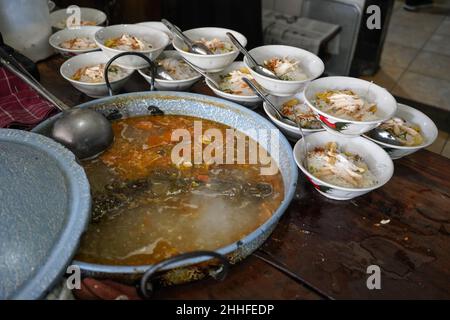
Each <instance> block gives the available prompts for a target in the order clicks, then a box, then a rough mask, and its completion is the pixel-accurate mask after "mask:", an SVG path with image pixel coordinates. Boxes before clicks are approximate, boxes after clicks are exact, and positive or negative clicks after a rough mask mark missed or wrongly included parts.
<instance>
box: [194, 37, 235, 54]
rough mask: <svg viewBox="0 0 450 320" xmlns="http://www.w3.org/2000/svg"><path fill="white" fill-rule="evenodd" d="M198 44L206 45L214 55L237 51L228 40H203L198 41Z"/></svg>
mask: <svg viewBox="0 0 450 320" xmlns="http://www.w3.org/2000/svg"><path fill="white" fill-rule="evenodd" d="M196 43H202V44H204V45H205V46H207V47H208V49H209V50H211V52H212V53H213V54H221V53H227V52H232V51H234V50H235V48H234V46H233V44H232V43H231V42H229V41H226V40H220V39H218V38H213V39H211V40H207V39H205V38H201V39H200V40H198V41H196Z"/></svg>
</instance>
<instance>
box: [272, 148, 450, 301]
mask: <svg viewBox="0 0 450 320" xmlns="http://www.w3.org/2000/svg"><path fill="white" fill-rule="evenodd" d="M449 164H450V161H449V160H448V159H446V158H444V157H441V156H439V155H436V154H434V153H431V152H429V151H425V150H424V151H420V152H418V153H416V154H413V155H411V156H409V157H407V158H405V159H401V160H397V161H395V173H394V177H393V178H392V180H391V181H390V182H389V183H388V184H387V185H385V186H384V187H383V188H381V189H379V190H377V191H374V192H372V193H370V194H368V195H366V196H363V197H360V198H357V199H354V200H353V201H344V202H340V201H334V200H328V199H325V198H323V197H322V196H321V195H319V194H318V193H317V192H316V191H315V190H313V188H312V187H311V186H310V185H309V183H306V182H305V181H304V179H303V178H301V179H300V181H299V186H298V189H297V193H296V196H295V199H294V201H293V202H292V204H291V206H290V207H289V209H288V211H287V214H286V215H285V216H284V218H283V219H282V221H281V223H280V225H279V226H278V227H277V229H276V230H275V232H274V234H273V235H272V237H271V238H270V239H269V241H267V242H266V243H265V244H264V246H263V249H264V250H266V251H268V252H270V253H271V254H272V255H273V256H274V257H276V258H277V259H278V260H280V261H282V262H284V263H285V264H286V265H287V266H288V268H290V269H291V270H292V271H294V272H295V273H297V274H299V275H301V276H302V277H303V278H305V279H308V281H310V282H311V284H312V285H314V286H315V287H317V288H319V289H321V290H322V291H324V292H326V293H327V294H329V295H331V296H333V297H335V298H383V299H389V298H449V297H450V268H449V265H450V242H449V231H450V171H449V170H448V168H449ZM382 220H384V222H387V221H389V223H386V224H382V223H381V221H382ZM371 264H376V265H379V266H380V267H381V290H368V289H367V286H366V279H367V277H368V274H367V273H366V269H367V267H368V266H369V265H371Z"/></svg>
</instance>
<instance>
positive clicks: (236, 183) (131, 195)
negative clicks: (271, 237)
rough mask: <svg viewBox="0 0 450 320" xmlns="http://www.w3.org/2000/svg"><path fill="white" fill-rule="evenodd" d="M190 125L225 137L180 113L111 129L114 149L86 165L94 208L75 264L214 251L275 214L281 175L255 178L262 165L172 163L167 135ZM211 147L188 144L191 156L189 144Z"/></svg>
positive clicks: (120, 123) (146, 259) (171, 143)
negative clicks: (199, 125)
mask: <svg viewBox="0 0 450 320" xmlns="http://www.w3.org/2000/svg"><path fill="white" fill-rule="evenodd" d="M194 121H202V129H203V130H204V131H205V130H208V129H212V128H215V129H218V130H220V131H221V132H222V133H223V134H224V135H225V130H226V129H228V128H229V127H227V126H225V125H223V124H220V123H217V122H213V121H209V120H203V119H200V118H195V117H188V116H179V115H153V116H140V117H133V118H127V119H120V120H116V121H114V122H113V123H112V127H113V130H114V136H115V140H114V143H113V145H112V146H111V148H110V149H108V150H106V151H105V152H104V153H103V154H102V155H100V156H99V157H98V158H96V159H93V160H89V161H84V162H83V167H84V169H85V170H86V173H87V176H88V179H89V182H90V185H91V193H92V198H93V208H92V220H91V223H90V225H89V227H88V230H87V232H86V234H85V235H84V236H83V238H82V240H81V246H80V249H79V251H78V253H77V257H76V258H77V259H78V260H81V261H85V262H91V263H100V264H113V265H141V264H151V263H156V262H159V261H161V260H163V259H166V258H168V257H171V256H173V255H176V254H179V253H183V252H189V251H194V250H216V249H218V248H221V247H224V246H226V245H229V244H231V243H233V242H235V241H238V240H239V239H242V238H243V237H245V236H246V235H248V234H249V233H251V232H252V231H254V230H255V229H256V228H258V227H259V226H260V225H261V224H263V223H264V222H265V221H266V220H267V219H269V218H270V217H271V216H272V214H273V213H274V211H275V210H276V209H277V208H278V206H279V205H280V203H281V201H282V200H283V198H284V187H283V180H282V177H281V174H280V172H278V173H277V174H275V175H260V168H261V165H259V164H254V165H252V164H248V161H246V164H237V163H235V164H206V163H202V164H195V163H191V162H189V161H187V160H186V162H185V163H183V164H182V165H177V164H174V163H172V160H171V151H172V149H173V147H174V146H175V145H177V144H178V143H180V142H179V141H171V134H172V131H173V130H176V129H180V128H185V129H187V130H188V131H189V132H191V133H193V130H194ZM209 143H211V141H210V140H208V139H205V138H204V136H203V138H202V139H199V141H192V144H193V146H192V148H191V149H192V157H194V156H195V148H194V145H197V146H203V147H205V146H207V145H208V144H209ZM225 143H226V142H225ZM247 143H250V142H249V141H247V142H246V144H247ZM225 147H226V146H225ZM235 147H236V146H235ZM235 151H236V149H235ZM247 156H248V155H247ZM192 159H193V158H192Z"/></svg>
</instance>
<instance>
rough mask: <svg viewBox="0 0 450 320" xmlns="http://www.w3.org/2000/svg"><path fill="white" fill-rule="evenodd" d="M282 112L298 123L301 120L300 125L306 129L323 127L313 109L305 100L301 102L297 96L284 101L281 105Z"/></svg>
mask: <svg viewBox="0 0 450 320" xmlns="http://www.w3.org/2000/svg"><path fill="white" fill-rule="evenodd" d="M281 113H282V114H283V115H284V116H286V117H288V118H289V119H291V120H292V121H295V122H296V123H298V122H300V125H301V126H302V128H304V129H320V128H322V126H321V124H320V121H318V120H317V119H316V117H315V116H314V113H313V111H312V110H311V109H310V108H309V107H308V106H307V105H306V103H305V102H301V101H300V100H299V99H297V98H294V99H290V100H288V101H286V102H285V103H283V104H282V105H281Z"/></svg>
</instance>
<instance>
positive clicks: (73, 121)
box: [0, 49, 114, 159]
mask: <svg viewBox="0 0 450 320" xmlns="http://www.w3.org/2000/svg"><path fill="white" fill-rule="evenodd" d="M0 56H1V58H0V62H1V63H2V64H3V65H4V66H5V67H6V68H7V69H8V70H9V71H11V72H12V73H14V74H15V75H17V76H18V77H19V78H20V79H22V80H23V81H24V82H25V83H27V84H28V85H29V86H30V87H32V88H33V89H34V90H36V91H37V92H38V93H39V94H40V95H41V96H42V97H44V98H45V99H47V100H48V101H49V102H51V103H52V104H53V105H54V106H55V107H56V108H58V109H59V110H61V111H62V115H61V116H60V118H59V119H58V120H56V121H55V123H54V125H53V128H52V131H51V134H50V137H51V138H52V139H54V140H56V141H58V142H60V143H61V144H63V145H65V146H66V147H67V148H68V149H69V150H71V151H72V152H73V153H74V154H75V155H76V156H77V157H78V158H79V159H87V158H92V157H95V156H96V155H98V154H100V153H102V152H103V151H104V150H105V149H106V148H108V147H109V146H110V145H111V143H112V142H113V139H114V134H113V131H112V128H111V124H110V123H109V121H108V119H106V118H105V116H103V115H102V114H101V113H98V112H96V111H94V110H91V109H87V108H84V109H79V108H74V109H71V108H70V107H69V106H67V105H66V104H65V103H64V102H62V101H61V100H59V99H58V98H56V97H55V96H54V95H53V94H51V93H50V92H49V91H48V90H47V89H45V88H44V87H43V86H42V85H41V84H40V83H39V82H38V81H37V80H36V79H34V78H33V76H32V75H31V74H30V73H29V72H28V71H27V70H26V69H25V68H24V67H22V66H21V65H20V63H18V62H17V61H16V60H15V58H14V57H12V56H11V55H9V54H7V53H6V52H5V51H4V50H3V49H1V50H0Z"/></svg>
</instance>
